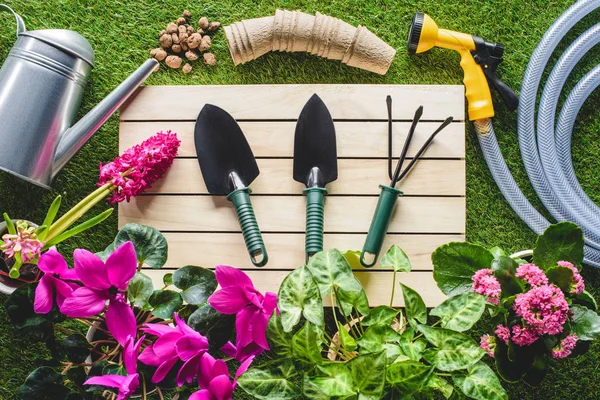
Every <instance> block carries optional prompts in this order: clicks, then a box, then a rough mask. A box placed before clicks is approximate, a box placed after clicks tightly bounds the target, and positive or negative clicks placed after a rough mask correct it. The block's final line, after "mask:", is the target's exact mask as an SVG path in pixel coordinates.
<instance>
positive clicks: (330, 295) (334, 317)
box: [329, 292, 343, 327]
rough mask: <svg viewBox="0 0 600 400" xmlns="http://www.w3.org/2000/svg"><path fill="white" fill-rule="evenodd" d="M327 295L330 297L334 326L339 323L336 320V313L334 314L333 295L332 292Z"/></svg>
mask: <svg viewBox="0 0 600 400" xmlns="http://www.w3.org/2000/svg"><path fill="white" fill-rule="evenodd" d="M329 297H330V298H331V311H333V319H334V320H335V326H337V327H339V326H340V323H339V322H338V320H337V315H335V314H336V312H335V298H334V297H333V292H331V293H329ZM342 314H343V313H342Z"/></svg>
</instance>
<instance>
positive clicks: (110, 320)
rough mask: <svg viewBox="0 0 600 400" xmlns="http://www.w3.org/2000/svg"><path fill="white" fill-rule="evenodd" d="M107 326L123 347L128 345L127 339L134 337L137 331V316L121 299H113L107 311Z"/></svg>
mask: <svg viewBox="0 0 600 400" xmlns="http://www.w3.org/2000/svg"><path fill="white" fill-rule="evenodd" d="M106 326H107V327H108V330H109V331H110V333H112V335H113V336H114V337H115V339H116V340H117V342H119V344H121V345H122V346H125V344H126V343H127V337H128V336H131V337H134V336H135V334H136V331H137V324H136V322H135V315H133V310H132V309H131V307H129V306H128V305H127V303H125V301H124V300H122V299H121V298H116V299H112V300H111V301H110V303H108V310H106Z"/></svg>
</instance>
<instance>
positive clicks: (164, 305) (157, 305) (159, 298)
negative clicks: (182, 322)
mask: <svg viewBox="0 0 600 400" xmlns="http://www.w3.org/2000/svg"><path fill="white" fill-rule="evenodd" d="M148 303H149V304H150V306H152V308H153V310H152V314H153V315H155V316H157V317H159V318H163V319H171V318H173V313H174V312H176V311H177V310H179V308H180V307H181V306H182V305H183V300H182V299H181V296H180V295H179V293H177V292H174V291H172V290H155V291H154V292H153V293H152V296H150V299H149V300H148Z"/></svg>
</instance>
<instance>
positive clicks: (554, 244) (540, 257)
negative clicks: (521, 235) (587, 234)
mask: <svg viewBox="0 0 600 400" xmlns="http://www.w3.org/2000/svg"><path fill="white" fill-rule="evenodd" d="M583 244H584V242H583V231H582V230H581V228H580V227H578V226H577V225H575V224H574V223H572V222H560V223H558V224H554V225H550V226H549V227H548V228H547V229H546V230H545V231H544V233H543V234H542V235H540V236H538V238H537V242H536V243H535V248H534V249H533V263H534V264H535V265H537V266H538V267H540V268H541V269H543V270H544V271H545V270H547V269H549V268H552V267H555V266H556V263H557V262H559V261H569V262H571V263H573V264H575V265H576V266H577V265H580V264H581V263H582V262H583Z"/></svg>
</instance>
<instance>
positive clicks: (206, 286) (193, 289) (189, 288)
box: [173, 265, 217, 305]
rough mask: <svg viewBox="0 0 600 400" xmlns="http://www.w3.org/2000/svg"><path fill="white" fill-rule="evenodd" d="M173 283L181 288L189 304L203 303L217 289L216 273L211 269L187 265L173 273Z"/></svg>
mask: <svg viewBox="0 0 600 400" xmlns="http://www.w3.org/2000/svg"><path fill="white" fill-rule="evenodd" d="M173 284H174V285H175V287H177V288H178V289H181V297H182V298H183V300H184V301H185V302H187V303H188V304H194V305H198V304H202V303H205V302H206V300H207V299H208V298H209V297H210V295H211V294H213V293H214V291H215V290H216V289H217V278H216V277H215V273H214V272H213V271H211V270H209V269H206V268H202V267H196V266H194V265H186V266H185V267H182V268H179V269H178V270H177V271H175V272H174V273H173Z"/></svg>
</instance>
